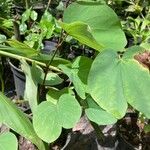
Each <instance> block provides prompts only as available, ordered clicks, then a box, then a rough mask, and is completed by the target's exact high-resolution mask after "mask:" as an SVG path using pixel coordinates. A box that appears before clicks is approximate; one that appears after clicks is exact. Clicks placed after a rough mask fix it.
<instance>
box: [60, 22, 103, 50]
mask: <svg viewBox="0 0 150 150" xmlns="http://www.w3.org/2000/svg"><path fill="white" fill-rule="evenodd" d="M59 24H60V25H61V27H62V28H63V29H64V30H65V31H66V32H67V33H68V34H69V35H71V36H72V37H74V38H75V39H76V40H78V41H79V42H81V43H82V44H85V45H87V46H89V47H92V48H94V49H96V50H98V51H100V50H101V49H102V48H103V45H102V44H98V43H97V41H96V40H95V38H94V37H93V35H92V34H91V29H90V26H88V25H87V24H85V23H83V22H73V23H70V24H67V23H63V22H59Z"/></svg>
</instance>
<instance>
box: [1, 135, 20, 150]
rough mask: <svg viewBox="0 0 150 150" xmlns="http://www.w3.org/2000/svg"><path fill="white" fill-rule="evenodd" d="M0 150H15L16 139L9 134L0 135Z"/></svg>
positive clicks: (16, 147)
mask: <svg viewBox="0 0 150 150" xmlns="http://www.w3.org/2000/svg"><path fill="white" fill-rule="evenodd" d="M0 149H1V150H17V149H18V142H17V138H16V136H15V135H14V134H12V133H11V132H6V133H2V134H0Z"/></svg>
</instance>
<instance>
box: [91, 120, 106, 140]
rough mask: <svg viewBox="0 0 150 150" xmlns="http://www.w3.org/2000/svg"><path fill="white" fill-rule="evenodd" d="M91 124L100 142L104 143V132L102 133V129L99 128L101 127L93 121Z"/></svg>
mask: <svg viewBox="0 0 150 150" xmlns="http://www.w3.org/2000/svg"><path fill="white" fill-rule="evenodd" d="M90 123H91V125H92V127H93V128H94V130H95V132H96V135H97V138H98V140H100V141H104V138H105V137H104V134H103V132H102V131H101V129H100V128H99V126H98V125H97V124H96V123H94V122H92V121H90Z"/></svg>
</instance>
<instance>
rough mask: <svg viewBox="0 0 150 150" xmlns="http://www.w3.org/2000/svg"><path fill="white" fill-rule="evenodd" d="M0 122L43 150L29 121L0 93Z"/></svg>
mask: <svg viewBox="0 0 150 150" xmlns="http://www.w3.org/2000/svg"><path fill="white" fill-rule="evenodd" d="M0 122H1V123H3V124H5V125H7V126H8V127H9V128H11V129H12V130H14V131H15V132H17V133H18V134H20V135H22V136H23V137H25V138H27V139H28V140H30V141H31V142H33V143H34V144H35V145H36V146H37V147H38V148H39V150H45V147H44V144H43V142H42V140H41V139H40V138H39V137H38V136H37V134H36V133H35V131H34V129H33V126H32V124H31V122H30V120H29V119H28V118H27V117H26V115H25V114H24V113H23V112H22V111H20V110H19V109H18V108H17V107H16V106H15V104H13V103H12V102H11V100H10V99H8V98H7V97H5V96H4V95H3V94H2V93H0Z"/></svg>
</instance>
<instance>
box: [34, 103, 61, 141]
mask: <svg viewBox="0 0 150 150" xmlns="http://www.w3.org/2000/svg"><path fill="white" fill-rule="evenodd" d="M33 126H34V129H35V131H36V133H37V135H38V136H39V137H40V138H41V139H42V140H43V141H45V142H47V143H51V142H53V141H55V140H56V139H57V138H58V137H59V136H60V134H61V130H62V128H61V125H60V124H59V118H58V112H57V105H54V104H53V103H51V102H49V101H45V102H42V103H41V104H40V105H39V106H38V107H37V110H36V112H34V113H33Z"/></svg>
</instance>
